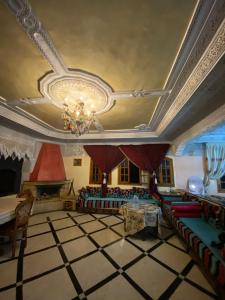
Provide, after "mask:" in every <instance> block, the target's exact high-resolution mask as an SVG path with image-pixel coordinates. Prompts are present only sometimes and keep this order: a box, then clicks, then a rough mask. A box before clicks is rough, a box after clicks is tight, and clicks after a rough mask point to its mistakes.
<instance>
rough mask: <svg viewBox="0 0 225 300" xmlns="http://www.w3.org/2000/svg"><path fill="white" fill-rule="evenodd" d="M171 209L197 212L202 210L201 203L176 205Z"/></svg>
mask: <svg viewBox="0 0 225 300" xmlns="http://www.w3.org/2000/svg"><path fill="white" fill-rule="evenodd" d="M171 209H172V210H175V211H178V212H196V213H199V212H201V211H202V206H201V205H177V206H172V207H171Z"/></svg>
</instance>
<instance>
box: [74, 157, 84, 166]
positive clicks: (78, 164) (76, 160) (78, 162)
mask: <svg viewBox="0 0 225 300" xmlns="http://www.w3.org/2000/svg"><path fill="white" fill-rule="evenodd" d="M81 165H82V159H81V158H74V160H73V166H75V167H80V166H81Z"/></svg>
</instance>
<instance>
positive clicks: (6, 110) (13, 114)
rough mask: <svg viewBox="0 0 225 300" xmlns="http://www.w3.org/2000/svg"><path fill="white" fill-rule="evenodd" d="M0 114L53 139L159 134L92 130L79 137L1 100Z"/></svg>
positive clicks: (132, 130) (127, 137) (124, 137)
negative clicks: (49, 124) (34, 118)
mask: <svg viewBox="0 0 225 300" xmlns="http://www.w3.org/2000/svg"><path fill="white" fill-rule="evenodd" d="M0 116H2V117H4V118H6V119H8V120H10V121H12V122H14V123H15V124H18V125H22V126H24V127H26V128H29V129H30V130H33V131H35V132H37V133H39V134H42V135H43V136H45V137H46V138H48V139H50V140H53V139H58V140H68V141H77V140H82V141H85V140H95V139H125V140H126V139H132V138H143V139H150V138H156V137H157V135H156V134H155V133H154V132H145V131H141V132H140V131H139V130H136V129H131V130H108V131H104V132H101V133H98V132H97V133H96V132H93V131H91V132H90V133H89V134H84V135H82V136H80V137H79V138H77V137H76V136H74V135H72V134H71V133H70V132H65V131H63V130H57V129H56V128H54V127H50V126H48V125H47V124H46V123H44V122H41V121H40V122H38V119H36V120H35V121H33V118H31V117H29V114H26V116H24V115H23V111H22V110H19V111H18V110H17V111H14V110H13V108H12V107H9V106H7V104H5V103H1V101H0Z"/></svg>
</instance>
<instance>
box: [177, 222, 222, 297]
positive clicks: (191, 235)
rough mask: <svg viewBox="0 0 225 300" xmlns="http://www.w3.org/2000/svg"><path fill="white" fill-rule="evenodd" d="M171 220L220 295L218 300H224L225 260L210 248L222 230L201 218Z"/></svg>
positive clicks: (219, 253)
mask: <svg viewBox="0 0 225 300" xmlns="http://www.w3.org/2000/svg"><path fill="white" fill-rule="evenodd" d="M172 219H173V224H174V226H175V228H176V229H177V231H178V233H179V234H180V236H181V237H182V238H183V239H184V240H185V242H186V243H187V245H188V247H189V249H190V251H191V254H192V255H193V257H194V258H195V259H196V260H197V262H198V263H199V264H200V265H201V267H202V269H203V270H204V272H205V274H206V275H207V278H208V279H209V281H210V282H211V284H212V285H213V286H214V288H215V289H216V290H217V291H218V293H219V294H220V296H221V298H220V299H225V298H224V297H225V260H224V258H223V257H222V255H221V252H220V251H219V250H218V249H217V248H215V247H212V246H211V243H212V241H218V235H219V234H220V233H221V232H222V229H218V228H216V227H215V226H213V225H211V224H209V223H207V222H206V221H205V220H204V219H203V218H177V217H175V216H173V217H172Z"/></svg>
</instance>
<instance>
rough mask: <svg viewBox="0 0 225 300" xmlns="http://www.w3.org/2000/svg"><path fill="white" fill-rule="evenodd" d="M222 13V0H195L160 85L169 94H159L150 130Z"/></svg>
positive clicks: (224, 9)
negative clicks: (192, 10) (189, 18)
mask: <svg viewBox="0 0 225 300" xmlns="http://www.w3.org/2000/svg"><path fill="white" fill-rule="evenodd" d="M224 17H225V1H223V0H213V1H205V0H199V1H198V4H197V5H196V9H195V12H194V14H193V16H192V18H191V20H190V23H189V26H188V29H187V33H186V35H185V39H184V41H183V43H182V47H181V48H180V49H179V53H178V55H177V57H176V61H175V62H174V64H173V65H172V68H171V71H170V76H169V77H168V79H167V81H166V83H165V85H164V88H165V89H171V90H172V92H171V94H170V95H169V96H162V97H161V98H160V100H159V101H158V104H157V107H156V109H155V112H154V114H153V115H152V118H151V120H150V122H149V126H150V128H151V130H157V127H158V126H159V124H160V122H161V120H162V119H163V117H164V116H165V114H166V113H167V111H168V109H169V108H170V106H172V105H173V101H174V99H176V97H177V95H178V94H179V93H180V91H181V89H182V87H183V86H184V85H185V83H186V81H187V80H188V78H189V77H190V74H191V73H192V71H193V69H194V67H195V66H196V65H197V63H198V61H199V60H200V59H201V57H202V56H203V53H204V51H205V49H206V48H207V46H208V45H209V44H210V42H211V40H212V39H213V36H214V35H215V34H216V32H217V30H218V28H219V26H220V25H221V23H222V21H223V19H224Z"/></svg>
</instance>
